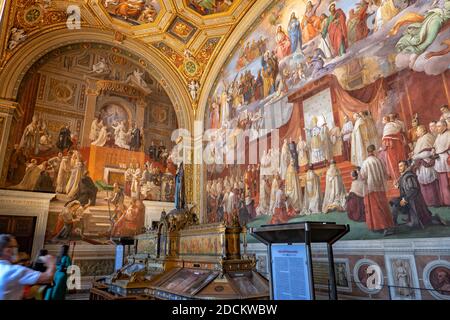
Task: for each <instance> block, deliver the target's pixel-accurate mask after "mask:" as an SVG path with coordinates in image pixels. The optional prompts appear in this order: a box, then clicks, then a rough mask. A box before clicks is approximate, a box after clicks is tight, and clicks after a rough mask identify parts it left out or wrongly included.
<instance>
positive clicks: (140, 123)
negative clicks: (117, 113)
mask: <svg viewBox="0 0 450 320" xmlns="http://www.w3.org/2000/svg"><path fill="white" fill-rule="evenodd" d="M146 105H147V104H146V103H145V100H144V99H143V98H140V99H138V101H137V102H136V118H135V119H133V120H134V121H136V127H137V128H143V127H144V122H145V121H144V117H145V106H146Z"/></svg>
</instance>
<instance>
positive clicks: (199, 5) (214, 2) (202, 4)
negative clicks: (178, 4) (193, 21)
mask: <svg viewBox="0 0 450 320" xmlns="http://www.w3.org/2000/svg"><path fill="white" fill-rule="evenodd" d="M236 2H239V1H236V0H186V1H185V3H186V5H187V6H188V7H189V8H191V9H192V10H194V11H195V12H198V13H199V14H201V15H205V16H206V15H211V14H216V13H222V12H226V11H228V10H230V8H231V6H232V5H233V3H236Z"/></svg>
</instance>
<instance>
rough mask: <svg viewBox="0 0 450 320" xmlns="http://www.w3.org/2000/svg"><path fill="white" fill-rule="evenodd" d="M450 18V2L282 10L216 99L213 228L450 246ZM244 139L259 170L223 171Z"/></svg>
mask: <svg viewBox="0 0 450 320" xmlns="http://www.w3.org/2000/svg"><path fill="white" fill-rule="evenodd" d="M449 19H450V1H448V0H442V1H424V0H415V1H414V0H412V1H402V0H382V1H375V0H373V1H372V0H345V1H344V0H341V1H325V0H312V1H291V0H282V1H276V2H274V3H273V4H272V5H271V6H270V7H269V8H268V9H267V10H266V11H265V12H264V14H262V15H261V17H259V18H258V19H257V21H256V22H255V23H253V24H252V26H253V27H252V28H251V29H250V30H248V31H247V33H246V34H245V35H244V36H243V38H242V39H241V40H240V42H239V45H238V46H237V47H236V48H235V50H234V52H233V53H232V54H231V55H230V58H229V59H228V61H227V62H226V64H225V65H224V66H223V69H222V72H221V73H220V75H219V76H218V78H217V79H216V81H215V84H214V86H213V90H212V91H211V93H210V97H209V100H208V105H207V111H206V113H205V119H204V121H205V128H206V129H213V130H210V131H207V133H208V135H207V140H208V141H207V145H208V149H207V150H208V152H206V153H205V155H206V158H207V161H209V162H208V163H209V165H208V178H207V186H206V188H207V194H208V196H207V207H208V213H207V215H208V219H209V221H211V222H213V221H220V220H232V219H233V217H234V216H236V215H239V218H240V219H241V222H242V223H248V224H249V225H259V224H265V223H284V222H294V221H304V220H308V221H323V220H325V221H334V222H338V223H348V224H350V226H351V230H352V231H351V233H350V234H349V235H348V236H347V237H346V239H382V238H404V237H439V236H449V235H450V229H449V228H448V221H450V207H449V206H450V201H448V200H446V199H447V198H448V197H449V196H450V194H449V192H448V190H449V189H448V186H449V180H448V172H449V171H450V170H449V166H448V161H447V159H448V149H449V147H450V135H449V131H448V130H447V127H448V128H450V113H449V108H448V103H449V102H450V99H449V94H448V92H449V91H448V85H449V80H450V78H449V71H448V66H449V64H450V54H449V53H450V50H449V46H448V39H450V29H449V26H450V23H449ZM438 127H439V129H437V128H438ZM275 129H276V130H275ZM243 133H247V138H246V139H245V140H246V143H245V151H246V152H247V153H249V152H250V150H251V146H255V145H257V144H259V147H258V156H257V158H258V159H257V161H253V160H252V161H250V158H249V156H247V157H246V158H245V161H244V162H240V163H239V164H237V161H236V160H235V161H234V162H232V163H229V162H227V163H226V162H225V161H226V158H227V157H228V156H230V155H232V154H233V153H234V152H235V150H236V146H237V145H238V144H239V142H240V141H243V139H241V138H240V135H241V134H243ZM268 133H270V134H269V135H268ZM275 133H276V136H275ZM276 137H279V140H277V141H275V140H276V139H275V138H276ZM262 142H264V143H266V144H262V145H261V143H262ZM369 147H370V148H369ZM436 150H437V151H436ZM231 158H232V157H230V159H231ZM218 159H219V161H218ZM235 159H236V158H235ZM402 160H405V161H406V162H405V163H399V162H400V161H402ZM233 163H234V164H233ZM372 165H375V166H376V167H377V168H378V169H377V170H378V171H376V170H375V171H374V167H372ZM377 175H378V176H377ZM374 176H377V177H378V178H374ZM381 177H382V178H381ZM374 179H375V180H374ZM374 181H376V182H374ZM407 181H408V182H407ZM412 184H414V185H415V187H414V188H415V189H414V190H415V192H417V194H419V195H418V196H417V197H418V198H417V199H416V198H415V199H414V201H418V202H417V203H420V207H421V209H417V210H415V209H411V206H412V205H410V204H409V202H408V200H407V199H406V198H405V197H407V196H406V194H407V193H408V191H406V190H407V189H408V190H410V188H413V187H412ZM442 190H444V191H442ZM419 198H420V199H419ZM449 199H450V198H449ZM403 200H404V201H403ZM410 200H411V199H410ZM375 203H378V204H379V207H378V209H375V208H374V206H378V204H377V205H375ZM380 203H381V204H380ZM380 208H381V209H380Z"/></svg>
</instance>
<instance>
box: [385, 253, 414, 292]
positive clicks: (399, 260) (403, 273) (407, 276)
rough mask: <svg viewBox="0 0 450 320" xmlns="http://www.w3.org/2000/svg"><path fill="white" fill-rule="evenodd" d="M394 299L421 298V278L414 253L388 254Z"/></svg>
mask: <svg viewBox="0 0 450 320" xmlns="http://www.w3.org/2000/svg"><path fill="white" fill-rule="evenodd" d="M385 259H386V268H387V273H388V279H389V286H390V287H389V288H390V292H391V298H392V300H420V299H421V292H420V290H419V289H416V288H419V287H420V286H419V278H418V276H417V270H416V263H415V260H414V256H413V255H386V256H385Z"/></svg>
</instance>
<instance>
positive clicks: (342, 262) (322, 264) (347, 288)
mask: <svg viewBox="0 0 450 320" xmlns="http://www.w3.org/2000/svg"><path fill="white" fill-rule="evenodd" d="M313 268H314V269H313V273H314V281H315V286H316V287H317V288H321V289H326V290H327V289H328V288H329V264H328V260H327V259H324V258H317V259H314V260H313ZM334 272H335V280H336V287H337V289H338V290H339V291H343V292H351V291H352V279H351V274H350V266H349V260H348V259H346V258H335V259H334Z"/></svg>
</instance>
